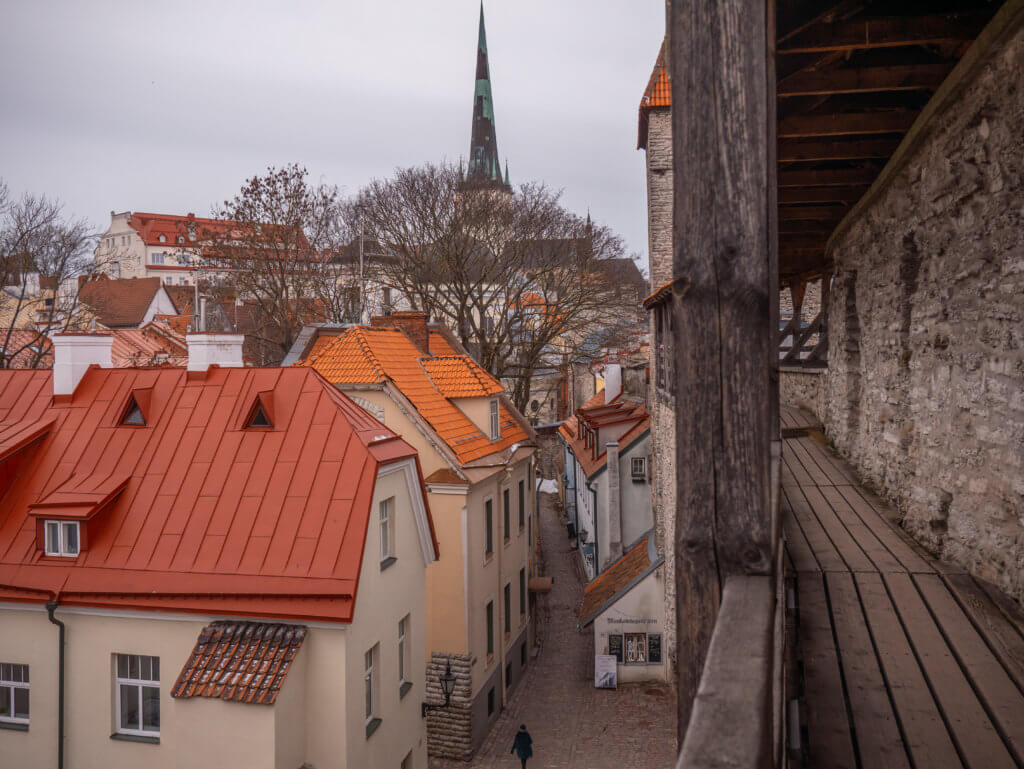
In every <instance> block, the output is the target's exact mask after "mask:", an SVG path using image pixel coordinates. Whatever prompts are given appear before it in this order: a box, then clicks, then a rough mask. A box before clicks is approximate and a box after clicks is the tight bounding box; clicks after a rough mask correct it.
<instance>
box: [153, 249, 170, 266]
mask: <svg viewBox="0 0 1024 769" xmlns="http://www.w3.org/2000/svg"><path fill="white" fill-rule="evenodd" d="M149 263H150V264H167V254H166V253H165V252H164V251H154V252H153V253H152V254H150V255H149Z"/></svg>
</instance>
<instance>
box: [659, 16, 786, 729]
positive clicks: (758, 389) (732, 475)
mask: <svg viewBox="0 0 1024 769" xmlns="http://www.w3.org/2000/svg"><path fill="white" fill-rule="evenodd" d="M669 13H670V18H671V24H670V27H669V40H670V47H671V56H670V62H671V75H672V98H673V102H674V103H676V104H686V109H678V110H672V153H673V155H672V160H673V167H674V169H675V171H674V174H673V177H674V189H673V228H674V229H673V275H674V276H675V277H676V278H677V279H678V278H680V277H685V278H687V279H688V281H689V287H688V289H687V291H686V296H685V300H684V298H683V297H682V295H681V293H680V292H674V293H673V297H672V302H671V309H672V313H673V319H674V321H675V328H676V337H677V339H679V340H680V342H679V344H676V345H675V346H674V347H675V361H674V365H675V381H674V385H675V387H676V388H678V392H679V407H678V408H677V409H676V435H675V444H676V445H675V450H676V477H675V483H676V501H677V504H676V509H675V510H674V511H673V512H674V527H675V530H674V536H673V542H672V553H671V554H670V555H671V557H672V558H673V559H674V563H675V569H676V618H677V639H676V660H677V666H676V667H677V669H676V673H677V683H678V686H677V690H678V713H677V716H678V720H677V725H678V736H679V739H680V742H682V740H683V739H684V737H685V734H686V727H687V724H688V723H689V721H690V713H691V708H692V706H693V702H694V698H695V695H696V693H697V689H698V684H699V681H700V676H701V671H702V669H703V667H704V660H705V657H706V654H707V649H708V645H709V643H710V640H711V635H712V632H713V629H714V626H715V618H716V616H717V614H718V607H719V600H720V596H721V593H722V589H723V584H722V581H723V580H724V579H725V578H727V577H729V576H732V575H770V574H771V573H772V568H773V562H774V555H775V551H776V546H777V542H776V541H775V539H774V537H773V519H772V515H771V499H772V495H771V488H770V486H771V483H770V476H771V472H770V465H771V459H770V454H771V450H770V446H771V436H772V435H773V432H774V431H773V427H774V428H775V430H777V427H778V425H777V420H775V424H774V425H773V424H772V421H773V420H772V417H771V408H772V406H771V401H772V397H773V393H774V388H773V380H772V374H773V372H774V371H775V370H776V369H777V366H778V360H777V358H778V354H777V347H776V344H775V334H776V333H777V328H776V329H775V330H773V324H774V325H775V326H776V327H777V318H776V317H772V312H771V307H772V302H773V297H772V294H773V293H774V294H775V297H774V301H777V288H776V287H777V282H776V281H777V275H778V255H777V250H776V246H777V237H776V232H775V225H774V218H775V212H776V203H775V199H774V193H775V190H776V189H777V186H776V179H775V173H776V162H775V152H774V148H775V146H776V144H775V138H774V136H773V133H772V129H773V127H774V126H775V120H774V88H773V87H771V84H773V83H774V82H775V79H774V71H773V70H772V69H771V63H770V62H773V61H774V40H775V36H774V32H773V31H772V22H771V21H770V19H774V3H773V2H771V0H769V1H768V2H766V3H751V2H748V1H747V0H691V1H690V2H686V3H681V2H677V3H672V4H671V8H670V11H669ZM769 40H771V44H769ZM693 179H701V180H702V183H701V184H693V183H692V180H693ZM684 394H685V397H683V396H684ZM765 672H768V671H765Z"/></svg>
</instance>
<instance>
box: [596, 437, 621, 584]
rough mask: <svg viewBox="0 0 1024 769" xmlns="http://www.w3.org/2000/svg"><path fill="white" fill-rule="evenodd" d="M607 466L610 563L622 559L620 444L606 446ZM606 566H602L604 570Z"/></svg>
mask: <svg viewBox="0 0 1024 769" xmlns="http://www.w3.org/2000/svg"><path fill="white" fill-rule="evenodd" d="M605 452H606V459H607V461H606V462H605V465H606V467H607V472H608V561H607V563H613V562H614V561H616V560H618V559H619V558H621V557H622V491H621V488H620V487H621V485H622V481H621V478H620V477H619V476H620V473H619V442H618V441H609V442H608V443H607V444H605ZM605 565H606V564H601V565H600V569H601V570H603V569H604V566H605Z"/></svg>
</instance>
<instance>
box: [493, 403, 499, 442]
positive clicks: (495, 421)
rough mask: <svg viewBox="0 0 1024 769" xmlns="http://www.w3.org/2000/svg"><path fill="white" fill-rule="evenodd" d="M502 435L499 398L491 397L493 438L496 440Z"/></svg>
mask: <svg viewBox="0 0 1024 769" xmlns="http://www.w3.org/2000/svg"><path fill="white" fill-rule="evenodd" d="M500 437H501V416H500V412H499V411H498V399H497V398H492V399H491V440H492V441H496V440H498V438H500Z"/></svg>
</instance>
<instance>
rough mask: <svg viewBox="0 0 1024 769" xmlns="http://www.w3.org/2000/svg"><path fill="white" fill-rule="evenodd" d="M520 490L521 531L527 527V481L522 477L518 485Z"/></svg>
mask: <svg viewBox="0 0 1024 769" xmlns="http://www.w3.org/2000/svg"><path fill="white" fill-rule="evenodd" d="M517 491H518V492H519V500H518V502H519V531H522V530H523V529H525V528H526V481H525V480H522V479H520V481H519V485H518V487H517Z"/></svg>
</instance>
